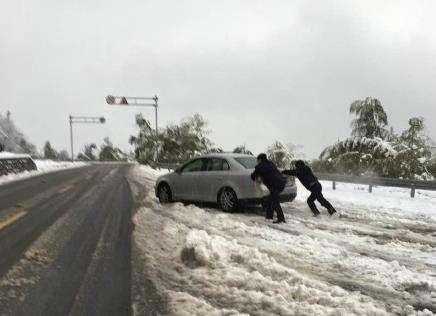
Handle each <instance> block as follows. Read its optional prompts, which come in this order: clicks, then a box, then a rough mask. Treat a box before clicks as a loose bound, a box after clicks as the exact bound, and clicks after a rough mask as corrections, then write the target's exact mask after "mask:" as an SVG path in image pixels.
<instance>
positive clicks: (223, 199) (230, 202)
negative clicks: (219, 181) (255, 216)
mask: <svg viewBox="0 0 436 316" xmlns="http://www.w3.org/2000/svg"><path fill="white" fill-rule="evenodd" d="M218 204H219V206H220V208H221V209H222V210H223V211H225V212H232V211H234V210H236V208H237V207H238V197H237V196H236V193H235V191H233V189H231V188H224V189H222V190H221V192H220V194H219V195H218Z"/></svg>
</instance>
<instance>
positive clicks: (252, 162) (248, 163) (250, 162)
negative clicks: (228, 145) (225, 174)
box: [235, 157, 257, 169]
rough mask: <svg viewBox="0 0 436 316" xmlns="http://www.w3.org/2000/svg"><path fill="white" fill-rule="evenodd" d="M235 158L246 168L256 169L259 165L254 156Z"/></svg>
mask: <svg viewBox="0 0 436 316" xmlns="http://www.w3.org/2000/svg"><path fill="white" fill-rule="evenodd" d="M235 160H236V161H237V162H239V163H240V164H241V165H242V166H244V168H245V169H254V167H256V165H257V160H256V158H254V157H235Z"/></svg>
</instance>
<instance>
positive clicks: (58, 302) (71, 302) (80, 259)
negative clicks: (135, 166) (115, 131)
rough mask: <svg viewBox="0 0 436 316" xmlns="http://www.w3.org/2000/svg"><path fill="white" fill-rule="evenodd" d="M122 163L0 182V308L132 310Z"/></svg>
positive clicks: (26, 311)
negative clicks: (1, 183)
mask: <svg viewBox="0 0 436 316" xmlns="http://www.w3.org/2000/svg"><path fill="white" fill-rule="evenodd" d="M129 168H130V166H129V165H95V166H89V167H84V168H78V169H71V170H65V171H59V172H54V173H50V174H46V175H42V176H38V177H33V178H29V179H26V180H21V181H17V182H13V183H9V184H6V185H2V186H0V315H68V314H69V315H125V314H131V313H132V310H131V274H132V271H131V266H132V265H131V257H132V255H131V251H132V247H131V233H132V224H131V214H132V209H133V199H132V194H131V192H130V187H129V184H128V182H127V179H126V175H127V172H128V170H129Z"/></svg>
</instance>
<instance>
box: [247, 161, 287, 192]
mask: <svg viewBox="0 0 436 316" xmlns="http://www.w3.org/2000/svg"><path fill="white" fill-rule="evenodd" d="M257 177H261V178H262V181H263V184H265V186H266V187H267V188H268V189H269V190H270V191H271V189H283V188H284V186H285V185H286V178H285V177H284V176H283V175H282V174H281V172H280V171H279V169H277V167H276V165H275V164H274V163H273V162H272V161H270V160H266V161H262V162H261V163H259V164H257V166H256V168H255V169H254V172H253V173H252V174H251V179H253V181H254V180H256V178H257Z"/></svg>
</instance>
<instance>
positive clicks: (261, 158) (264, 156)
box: [257, 153, 268, 163]
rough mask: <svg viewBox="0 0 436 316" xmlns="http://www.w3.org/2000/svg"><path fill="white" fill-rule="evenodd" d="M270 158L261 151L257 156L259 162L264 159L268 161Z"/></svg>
mask: <svg viewBox="0 0 436 316" xmlns="http://www.w3.org/2000/svg"><path fill="white" fill-rule="evenodd" d="M267 160H268V158H267V157H266V155H265V154H264V153H261V154H259V155H258V156H257V163H261V162H263V161H267Z"/></svg>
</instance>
